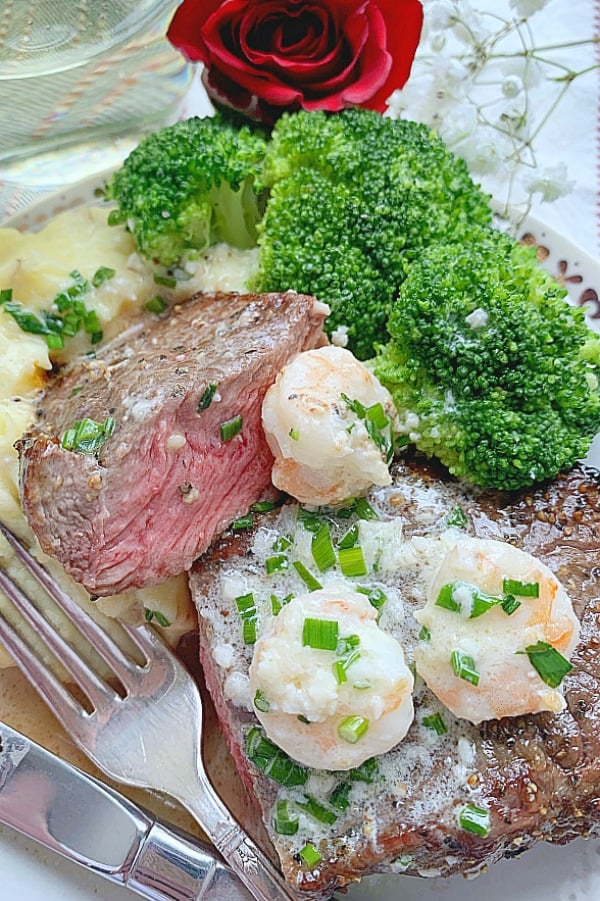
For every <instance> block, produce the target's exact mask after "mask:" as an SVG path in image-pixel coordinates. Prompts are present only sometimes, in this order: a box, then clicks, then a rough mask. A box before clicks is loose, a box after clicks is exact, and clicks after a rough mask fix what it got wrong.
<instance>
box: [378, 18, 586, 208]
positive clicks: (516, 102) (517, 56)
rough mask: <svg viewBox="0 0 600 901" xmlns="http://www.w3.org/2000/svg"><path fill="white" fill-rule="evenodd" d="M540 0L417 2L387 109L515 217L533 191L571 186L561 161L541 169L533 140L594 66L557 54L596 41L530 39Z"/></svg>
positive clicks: (546, 194)
mask: <svg viewBox="0 0 600 901" xmlns="http://www.w3.org/2000/svg"><path fill="white" fill-rule="evenodd" d="M548 2H549V0H509V4H508V5H507V4H506V3H502V2H497V3H494V4H493V7H492V4H490V5H489V6H490V8H493V12H491V11H489V9H488V10H481V9H476V8H474V7H473V6H472V5H471V4H470V3H469V2H468V0H424V2H423V6H424V12H425V21H424V28H423V35H422V38H421V43H420V45H419V49H418V52H417V56H416V58H415V61H414V63H413V68H412V72H411V77H410V79H409V81H408V83H407V84H406V85H405V87H404V88H403V89H402V90H400V91H395V92H394V93H393V94H392V96H391V97H390V98H389V110H388V115H391V116H393V117H405V118H410V119H415V120H417V121H420V122H425V123H426V124H427V125H430V126H431V127H432V128H434V129H435V130H436V131H437V132H438V133H439V134H440V136H441V137H442V138H443V139H444V141H445V142H446V144H447V145H448V146H449V147H450V148H451V149H452V150H453V151H454V152H455V153H456V154H457V155H458V156H461V157H462V158H463V159H464V160H465V161H466V163H467V165H468V167H469V170H470V171H471V173H472V174H473V175H474V176H475V177H476V178H478V179H479V180H480V181H481V182H482V185H483V187H484V188H486V189H488V190H490V189H491V190H493V192H494V194H495V196H496V200H498V201H500V203H501V208H500V210H499V213H500V214H501V215H504V216H505V217H507V218H509V217H510V218H513V219H514V218H517V219H518V220H520V219H522V218H523V217H524V216H525V215H526V214H527V213H528V212H529V210H530V208H531V203H532V200H533V197H534V195H537V197H538V199H539V200H541V201H547V202H551V201H553V200H556V199H558V198H559V197H562V196H564V195H565V194H568V193H569V192H570V191H571V190H572V188H573V186H574V182H573V181H571V180H570V178H569V176H568V172H567V167H566V165H565V164H564V163H558V164H555V165H551V166H543V165H542V166H540V165H539V161H538V155H537V152H536V151H537V147H536V140H537V138H538V136H539V135H540V133H541V132H542V130H543V129H544V127H545V126H546V124H547V123H548V121H549V120H550V118H551V117H552V116H553V114H554V113H555V111H556V110H557V108H558V106H559V105H560V103H561V101H562V100H563V98H564V97H565V95H566V94H567V92H568V90H569V88H570V86H571V85H572V84H573V82H574V81H575V79H577V78H580V77H582V76H584V75H586V74H588V73H589V72H591V71H593V70H594V69H596V68H598V66H597V64H593V65H589V66H587V67H585V68H583V69H580V70H574V69H573V68H571V67H570V66H569V65H567V64H566V63H565V62H563V61H562V60H561V52H562V51H565V50H568V49H573V48H576V47H581V48H585V47H591V46H592V45H595V44H597V43H598V41H599V38H598V37H597V36H595V35H594V36H591V37H589V38H585V39H582V40H577V41H570V42H565V43H560V44H540V43H539V42H537V41H536V37H535V14H536V13H539V12H540V10H542V9H543V8H544V7H545V6H546V5H547V4H548ZM503 6H504V13H503V11H502V7H503ZM563 58H564V53H563ZM542 85H544V92H543V95H544V102H543V103H542V102H541V99H540V96H541V93H542V92H541V86H542ZM548 85H551V86H552V91H550V92H548ZM550 95H551V96H550ZM499 183H501V184H502V186H503V196H502V197H499V196H498V187H497V186H498V184H499Z"/></svg>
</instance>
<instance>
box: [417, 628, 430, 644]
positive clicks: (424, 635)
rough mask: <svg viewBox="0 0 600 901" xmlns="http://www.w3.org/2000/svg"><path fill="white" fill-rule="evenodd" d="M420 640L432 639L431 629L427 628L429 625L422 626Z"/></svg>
mask: <svg viewBox="0 0 600 901" xmlns="http://www.w3.org/2000/svg"><path fill="white" fill-rule="evenodd" d="M419 641H431V631H430V630H429V629H428V628H427V626H421V631H420V632H419Z"/></svg>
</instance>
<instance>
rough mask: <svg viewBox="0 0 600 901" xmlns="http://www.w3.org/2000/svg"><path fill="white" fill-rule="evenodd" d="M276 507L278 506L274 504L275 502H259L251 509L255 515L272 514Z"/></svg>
mask: <svg viewBox="0 0 600 901" xmlns="http://www.w3.org/2000/svg"><path fill="white" fill-rule="evenodd" d="M276 507H277V504H274V503H273V501H257V502H256V504H252V506H251V507H250V509H251V510H252V512H253V513H270V512H271V510H275V508H276Z"/></svg>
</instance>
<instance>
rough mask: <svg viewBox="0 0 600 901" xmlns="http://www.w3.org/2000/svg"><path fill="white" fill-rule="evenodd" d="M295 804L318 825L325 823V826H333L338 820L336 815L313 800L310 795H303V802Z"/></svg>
mask: <svg viewBox="0 0 600 901" xmlns="http://www.w3.org/2000/svg"><path fill="white" fill-rule="evenodd" d="M296 804H297V806H298V807H300V808H301V809H302V810H303V811H304V812H305V813H307V814H308V815H309V816H311V817H312V818H313V819H315V820H317V822H318V823H325V824H326V825H327V826H333V824H334V823H335V821H336V820H337V818H338V815H337V813H335V812H334V811H333V810H329V808H328V807H325V806H324V805H323V804H321V802H320V801H317V799H316V798H313V797H312V795H305V800H304V801H297V802H296Z"/></svg>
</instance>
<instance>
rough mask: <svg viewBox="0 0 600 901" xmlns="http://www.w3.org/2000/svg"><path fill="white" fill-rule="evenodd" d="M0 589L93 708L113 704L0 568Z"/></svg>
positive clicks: (113, 695) (105, 690) (93, 675)
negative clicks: (83, 693)
mask: <svg viewBox="0 0 600 901" xmlns="http://www.w3.org/2000/svg"><path fill="white" fill-rule="evenodd" d="M0 588H1V589H2V590H3V591H4V593H5V595H6V596H7V598H9V600H10V601H12V603H13V604H14V606H15V607H16V608H17V610H18V611H19V613H20V614H21V616H22V617H23V619H24V620H25V621H26V622H27V623H29V625H30V626H31V627H32V629H34V630H35V631H36V633H37V634H38V635H39V637H40V638H41V639H42V641H43V642H44V644H45V645H46V647H47V648H48V649H49V650H50V651H52V653H53V654H54V656H55V657H57V659H58V660H59V661H60V662H61V663H62V665H63V666H64V668H65V669H66V670H67V672H68V673H70V675H71V676H72V677H73V679H74V680H75V682H76V683H77V685H79V687H80V688H81V689H82V690H83V691H84V692H85V693H86V695H87V696H88V698H89V699H90V701H91V702H92V704H93V705H94V707H98V706H99V705H100V704H102V703H111V702H114V701H115V700H116V699H117V698H118V697H119V695H117V693H116V692H115V691H114V690H113V689H112V688H110V687H109V686H108V685H107V684H106V683H105V682H104V681H103V680H102V679H100V678H99V677H98V676H97V675H96V673H95V672H94V671H93V669H91V667H89V666H88V665H87V664H86V663H85V662H84V661H83V660H82V658H81V657H80V656H79V654H78V653H76V652H75V651H74V650H73V648H72V647H71V645H70V644H68V643H67V642H66V641H65V640H64V638H63V637H62V636H61V635H60V634H59V633H58V632H57V631H56V630H55V629H54V628H53V627H52V626H51V625H50V623H49V622H48V620H47V619H46V618H45V616H43V614H41V613H40V611H39V610H38V609H37V607H36V606H35V604H33V603H32V601H31V598H29V597H28V596H27V595H26V594H25V593H24V592H23V591H22V590H21V589H20V588H19V586H18V585H16V584H15V583H14V582H13V581H12V579H11V578H10V577H9V576H8V575H7V574H6V572H5V571H4V570H3V569H1V568H0Z"/></svg>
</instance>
